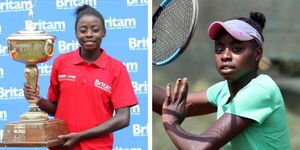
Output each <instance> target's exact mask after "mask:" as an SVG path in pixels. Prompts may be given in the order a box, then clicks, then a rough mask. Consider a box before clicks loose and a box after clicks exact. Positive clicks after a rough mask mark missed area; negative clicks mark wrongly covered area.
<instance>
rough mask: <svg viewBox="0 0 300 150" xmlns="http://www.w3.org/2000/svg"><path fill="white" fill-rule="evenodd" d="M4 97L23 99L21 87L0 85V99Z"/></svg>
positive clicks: (4, 98)
mask: <svg viewBox="0 0 300 150" xmlns="http://www.w3.org/2000/svg"><path fill="white" fill-rule="evenodd" d="M6 99H12V100H13V99H24V93H23V89H22V88H21V89H18V88H16V87H9V88H4V87H0V100H6Z"/></svg>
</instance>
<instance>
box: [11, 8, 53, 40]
mask: <svg viewBox="0 0 300 150" xmlns="http://www.w3.org/2000/svg"><path fill="white" fill-rule="evenodd" d="M32 8H33V6H32V7H31V8H30V9H29V15H28V16H29V19H28V20H27V22H28V24H25V29H24V30H22V31H18V32H17V33H14V34H11V35H9V36H8V37H7V38H6V40H47V39H51V40H54V39H56V37H55V36H54V35H49V34H48V33H45V32H43V31H38V30H37V29H36V28H35V27H34V24H33V21H32V18H33V11H32Z"/></svg>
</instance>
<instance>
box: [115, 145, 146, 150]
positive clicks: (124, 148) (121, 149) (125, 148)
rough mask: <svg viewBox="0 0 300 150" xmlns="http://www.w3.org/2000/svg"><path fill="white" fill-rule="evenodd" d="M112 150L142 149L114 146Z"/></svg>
mask: <svg viewBox="0 0 300 150" xmlns="http://www.w3.org/2000/svg"><path fill="white" fill-rule="evenodd" d="M113 150H142V148H140V147H130V148H129V147H118V146H116V147H115V148H113Z"/></svg>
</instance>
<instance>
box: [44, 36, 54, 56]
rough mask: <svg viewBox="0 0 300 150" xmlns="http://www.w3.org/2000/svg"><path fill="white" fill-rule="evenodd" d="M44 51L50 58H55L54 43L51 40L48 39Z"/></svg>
mask: <svg viewBox="0 0 300 150" xmlns="http://www.w3.org/2000/svg"><path fill="white" fill-rule="evenodd" d="M44 50H45V54H46V55H47V56H48V57H52V56H53V54H54V51H53V41H52V40H51V39H47V40H46V45H45V47H44Z"/></svg>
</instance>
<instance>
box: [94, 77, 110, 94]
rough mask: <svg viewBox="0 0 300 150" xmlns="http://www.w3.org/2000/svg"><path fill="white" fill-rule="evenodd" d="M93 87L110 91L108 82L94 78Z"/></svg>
mask: <svg viewBox="0 0 300 150" xmlns="http://www.w3.org/2000/svg"><path fill="white" fill-rule="evenodd" d="M94 85H95V87H97V88H100V89H102V90H104V91H106V92H109V93H111V86H109V85H108V84H106V83H104V82H102V81H100V80H98V79H96V80H95V83H94Z"/></svg>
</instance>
